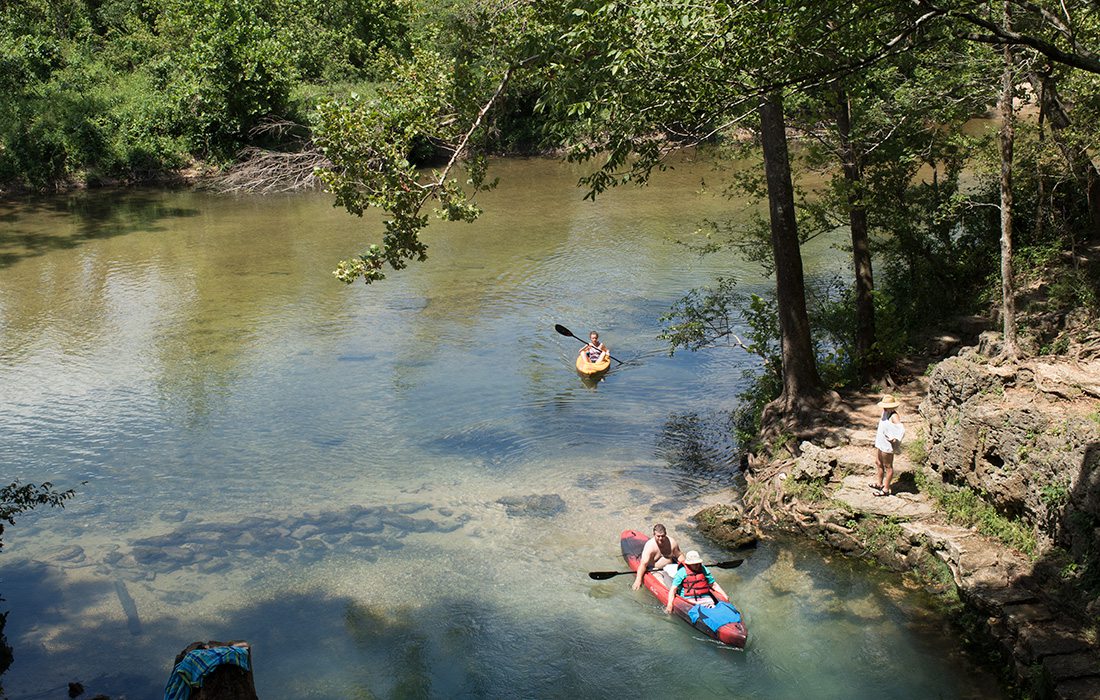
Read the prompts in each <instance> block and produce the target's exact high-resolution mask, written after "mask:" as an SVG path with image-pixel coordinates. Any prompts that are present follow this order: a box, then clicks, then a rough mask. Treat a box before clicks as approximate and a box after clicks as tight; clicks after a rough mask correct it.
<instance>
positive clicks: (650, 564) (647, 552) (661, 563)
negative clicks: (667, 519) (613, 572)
mask: <svg viewBox="0 0 1100 700" xmlns="http://www.w3.org/2000/svg"><path fill="white" fill-rule="evenodd" d="M683 560H684V553H683V552H681V551H680V545H679V544H677V543H676V540H674V539H672V538H671V537H669V536H668V532H667V531H666V530H665V526H664V525H662V524H661V523H657V524H656V525H654V526H653V537H652V539H650V540H649V541H647V542H646V543H645V546H644V547H642V556H641V558H640V560H639V561H638V573H637V575H635V576H634V585H633V586H632V588H633V589H634V590H638V589H639V588H640V587H641V585H642V579H643V578H645V573H646V571H647V570H649V569H661V568H664V567H665V566H668V565H669V564H676V563H678V562H681V561H683Z"/></svg>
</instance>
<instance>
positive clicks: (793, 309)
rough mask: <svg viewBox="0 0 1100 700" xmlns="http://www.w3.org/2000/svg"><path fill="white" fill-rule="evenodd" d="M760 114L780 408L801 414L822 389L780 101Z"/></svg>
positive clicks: (767, 99)
mask: <svg viewBox="0 0 1100 700" xmlns="http://www.w3.org/2000/svg"><path fill="white" fill-rule="evenodd" d="M759 109H760V144H761V147H762V148H763V151H764V176H765V178H766V180H767V183H768V211H769V218H770V219H771V242H772V256H773V258H774V261H775V290H776V301H777V302H778V304H779V331H780V336H781V337H780V349H781V357H782V362H783V393H782V395H781V396H780V397H779V399H778V401H777V404H778V405H777V406H776V408H778V409H780V410H782V411H784V412H790V411H796V410H798V409H799V408H801V406H800V404H801V403H803V402H805V401H806V399H807V398H808V397H812V396H814V395H816V394H818V393H820V391H821V388H822V387H821V379H820V377H819V376H818V373H817V363H816V361H815V358H814V348H813V341H812V339H811V338H810V321H809V317H808V316H807V314H806V284H805V280H804V277H803V272H802V255H801V253H800V250H799V243H798V227H797V222H796V220H795V211H794V188H793V186H792V185H791V165H790V158H789V156H788V153H787V134H786V121H785V120H784V119H783V97H782V95H781V94H779V93H771V94H768V95H765V96H764V98H763V99H762V100H761V101H760V108H759Z"/></svg>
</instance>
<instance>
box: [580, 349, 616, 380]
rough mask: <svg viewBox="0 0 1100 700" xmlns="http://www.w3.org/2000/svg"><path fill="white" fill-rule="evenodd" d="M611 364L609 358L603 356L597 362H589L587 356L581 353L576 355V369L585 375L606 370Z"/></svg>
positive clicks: (588, 375) (589, 375)
mask: <svg viewBox="0 0 1100 700" xmlns="http://www.w3.org/2000/svg"><path fill="white" fill-rule="evenodd" d="M610 366H611V358H610V357H605V358H603V359H602V360H600V361H599V362H589V361H588V358H587V357H585V356H584V355H583V354H582V355H577V371H578V372H580V373H581V374H583V375H584V376H586V377H591V376H593V375H596V374H599V373H600V372H606V371H607V368H608V367H610Z"/></svg>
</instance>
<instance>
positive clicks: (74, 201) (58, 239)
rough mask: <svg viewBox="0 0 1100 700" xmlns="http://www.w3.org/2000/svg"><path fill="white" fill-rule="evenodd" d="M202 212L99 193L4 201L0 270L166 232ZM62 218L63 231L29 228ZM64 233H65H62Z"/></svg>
mask: <svg viewBox="0 0 1100 700" xmlns="http://www.w3.org/2000/svg"><path fill="white" fill-rule="evenodd" d="M199 213H200V212H199V210H198V209H193V208H183V207H175V206H170V205H167V204H165V199H164V196H163V193H162V192H160V191H156V192H149V193H140V192H138V193H134V192H129V191H127V192H115V193H103V192H96V193H94V194H90V193H80V194H76V195H71V196H55V197H33V198H27V199H22V200H20V201H18V202H12V201H0V225H2V226H3V228H0V268H4V267H10V266H11V265H14V264H15V263H17V262H19V261H20V260H23V259H26V258H31V257H35V256H39V255H44V254H46V253H48V252H50V251H53V250H60V249H68V248H76V247H78V246H81V245H83V244H84V243H87V242H89V241H94V240H101V239H106V238H113V237H115V236H122V235H126V234H129V233H135V232H138V231H142V232H155V231H163V230H165V228H164V227H162V226H159V225H158V222H160V221H162V220H165V219H175V218H181V217H193V216H198V215H199ZM49 216H57V217H58V219H57V220H58V221H59V222H62V221H63V222H64V227H63V228H62V229H61V230H60V231H57V230H49V231H47V230H42V229H38V230H32V229H27V228H25V227H24V226H23V222H24V221H27V220H29V219H31V218H32V217H34V218H37V219H39V220H41V219H42V218H43V217H49ZM59 228H61V227H59Z"/></svg>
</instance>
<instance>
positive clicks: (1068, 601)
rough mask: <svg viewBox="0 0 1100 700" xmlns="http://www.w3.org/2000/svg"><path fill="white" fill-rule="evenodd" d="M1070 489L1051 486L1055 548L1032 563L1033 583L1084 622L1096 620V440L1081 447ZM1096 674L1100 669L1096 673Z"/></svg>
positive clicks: (1099, 584)
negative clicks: (1082, 449)
mask: <svg viewBox="0 0 1100 700" xmlns="http://www.w3.org/2000/svg"><path fill="white" fill-rule="evenodd" d="M1072 483H1073V484H1074V486H1073V488H1072V489H1068V488H1067V489H1064V490H1058V489H1056V488H1051V489H1050V490H1049V492H1048V497H1049V499H1050V500H1051V501H1052V502H1055V503H1060V505H1059V506H1058V507H1057V508H1052V509H1051V517H1052V520H1053V521H1054V522H1053V523H1051V524H1050V526H1049V529H1050V532H1051V534H1052V536H1053V539H1054V544H1055V547H1054V548H1053V549H1052V550H1051V551H1050V552H1048V553H1047V554H1046V555H1044V556H1043V557H1041V558H1040V559H1039V560H1038V561H1037V562H1036V563H1035V567H1034V571H1033V579H1032V582H1033V583H1034V584H1035V585H1037V586H1041V588H1042V590H1044V591H1046V592H1047V594H1048V595H1051V596H1052V598H1053V599H1054V600H1055V602H1056V603H1058V604H1060V605H1063V606H1065V608H1066V609H1067V610H1069V611H1071V612H1072V613H1074V614H1075V615H1077V616H1079V618H1078V619H1080V620H1082V621H1083V622H1085V623H1086V624H1092V625H1097V624H1100V537H1098V535H1100V442H1093V443H1089V444H1088V445H1086V446H1085V450H1084V454H1083V456H1082V458H1081V467H1080V471H1079V472H1078V474H1077V476H1076V479H1074V480H1073V481H1072ZM1097 675H1100V669H1098V671H1097Z"/></svg>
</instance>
